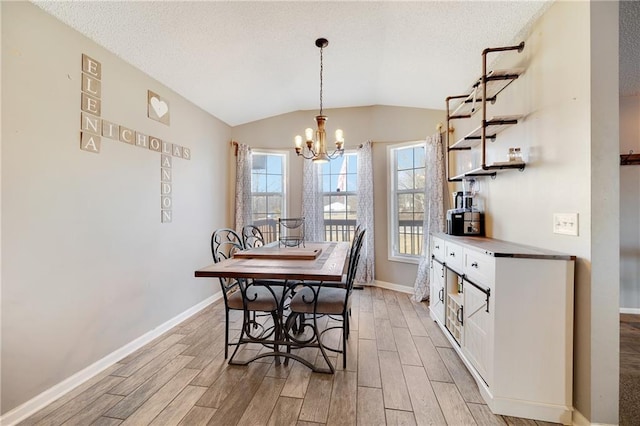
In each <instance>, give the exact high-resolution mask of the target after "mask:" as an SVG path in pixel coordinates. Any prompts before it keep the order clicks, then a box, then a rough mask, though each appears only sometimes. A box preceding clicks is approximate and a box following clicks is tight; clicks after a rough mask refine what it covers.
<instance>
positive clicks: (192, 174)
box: [1, 2, 231, 413]
mask: <svg viewBox="0 0 640 426" xmlns="http://www.w3.org/2000/svg"><path fill="white" fill-rule="evenodd" d="M1 7H2V384H1V386H2V412H3V413H6V412H7V411H9V410H11V409H13V408H14V407H16V406H18V405H20V404H22V403H24V402H26V401H27V400H29V399H31V398H33V397H35V396H36V395H38V394H39V393H41V392H43V391H45V390H47V389H49V388H50V387H51V386H53V385H55V384H58V383H60V382H62V381H63V380H64V379H66V378H67V377H69V376H71V375H73V374H74V373H77V372H78V371H80V370H82V369H83V368H85V367H87V366H89V365H91V364H92V363H94V362H96V361H98V360H99V359H101V358H103V357H105V356H106V355H108V354H110V353H112V352H113V351H115V350H117V349H119V348H121V347H123V346H124V345H126V344H128V343H129V342H132V341H133V340H135V339H136V338H138V337H140V336H142V335H144V334H145V333H147V332H149V331H151V330H153V329H154V328H156V327H158V326H159V325H161V324H163V323H164V322H166V321H168V320H170V319H171V318H173V317H175V316H176V315H178V314H180V313H182V312H184V311H186V310H187V309H189V308H190V307H192V306H194V305H196V304H198V303H199V302H201V301H203V300H205V299H206V298H207V297H210V296H212V295H213V294H214V292H217V291H218V290H219V284H218V283H217V282H214V281H213V280H204V279H195V278H194V277H193V271H194V270H195V269H197V268H198V267H201V266H203V265H206V264H208V263H210V262H211V255H210V249H209V238H210V235H211V230H212V229H214V228H215V227H218V226H222V225H224V222H225V217H224V209H223V208H222V207H221V206H222V205H223V203H224V201H225V198H224V188H226V186H227V183H226V170H227V167H228V165H227V163H226V161H224V160H225V155H226V152H227V142H228V140H229V138H230V135H231V133H230V128H229V127H228V126H227V125H225V124H224V123H222V122H221V121H219V120H217V119H215V118H213V117H212V116H210V115H209V114H207V113H205V112H204V111H202V110H200V109H198V108H196V107H195V106H194V105H192V104H191V103H189V102H187V101H186V100H185V99H183V98H182V97H180V96H178V95H177V94H176V93H174V92H172V91H171V90H169V89H168V88H166V87H164V86H163V85H161V84H160V83H158V82H157V81H155V80H152V79H151V78H149V77H148V76H147V75H145V74H143V73H142V72H140V71H139V70H137V69H135V68H133V67H132V66H130V65H128V64H126V63H124V62H123V61H122V60H120V59H118V58H117V57H115V56H114V55H113V54H111V53H109V52H107V51H106V50H105V49H103V48H101V47H99V46H97V45H96V44H95V43H93V42H92V41H90V40H88V39H87V38H85V37H83V36H81V35H79V34H78V33H76V32H75V31H73V30H72V29H70V28H69V27H67V26H65V25H63V24H61V23H60V22H59V21H57V20H55V19H54V18H52V17H51V16H49V15H47V14H45V13H44V12H42V11H41V10H40V9H38V8H37V7H35V6H34V5H32V4H31V3H28V2H2V5H1ZM83 53H85V54H87V55H89V56H91V57H93V58H94V59H96V60H98V61H100V62H101V63H102V73H103V77H102V116H103V117H104V118H105V119H108V120H110V121H113V122H116V123H118V124H122V125H126V126H128V127H131V128H133V129H135V130H138V131H140V132H143V133H146V134H152V135H155V136H158V137H160V138H165V139H167V140H169V141H172V142H175V143H177V144H180V145H183V146H186V147H189V148H191V152H192V160H191V161H186V160H181V159H174V161H173V223H171V224H161V223H160V155H159V153H157V152H152V151H149V150H144V149H142V148H137V147H135V146H131V145H127V144H125V143H121V142H116V141H113V140H108V139H103V141H102V151H101V153H100V154H93V153H89V152H85V151H81V150H80V149H79V126H80V87H81V86H80V75H81V72H80V64H81V55H82V54H83ZM148 89H149V90H153V91H155V92H156V93H158V94H160V95H161V96H164V97H165V98H166V99H167V100H168V101H169V102H170V105H171V125H170V126H168V127H167V126H165V125H163V124H160V123H158V122H156V121H152V120H150V119H148V118H147V117H146V99H147V90H148Z"/></svg>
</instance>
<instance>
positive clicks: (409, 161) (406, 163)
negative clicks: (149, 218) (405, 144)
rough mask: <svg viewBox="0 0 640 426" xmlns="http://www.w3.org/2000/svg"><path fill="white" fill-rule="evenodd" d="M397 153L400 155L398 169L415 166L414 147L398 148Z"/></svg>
mask: <svg viewBox="0 0 640 426" xmlns="http://www.w3.org/2000/svg"><path fill="white" fill-rule="evenodd" d="M396 153H397V156H398V170H405V169H411V168H413V149H411V148H403V149H398V150H397V151H396Z"/></svg>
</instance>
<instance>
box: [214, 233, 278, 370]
mask: <svg viewBox="0 0 640 426" xmlns="http://www.w3.org/2000/svg"><path fill="white" fill-rule="evenodd" d="M243 249H244V245H243V243H242V239H241V238H240V236H239V235H238V234H237V233H236V232H235V231H234V230H233V229H228V228H222V229H218V230H216V231H215V232H214V233H213V234H212V235H211V254H212V255H213V261H214V262H215V263H218V262H222V261H223V260H225V259H230V258H231V257H233V255H234V253H236V252H238V251H241V250H243ZM219 279H220V286H221V287H222V296H223V299H224V306H225V333H224V358H225V359H227V357H228V355H229V353H228V351H229V346H234V345H235V346H237V345H238V343H229V311H230V310H232V309H233V310H239V311H243V312H244V315H243V322H242V331H241V334H240V338H239V339H238V340H239V341H240V340H241V339H242V338H243V336H244V335H248V336H252V331H251V329H250V327H251V326H252V325H253V326H254V327H256V326H258V325H259V324H257V323H256V321H255V315H254V316H253V318H251V317H250V315H249V314H250V313H252V314H255V312H268V313H270V314H271V316H272V317H273V318H274V321H276V320H277V314H278V307H279V305H280V299H281V297H280V296H279V294H278V293H277V292H274V291H272V290H271V289H270V288H269V287H268V286H261V285H255V284H254V283H253V282H251V281H250V280H246V279H235V278H222V277H221V278H219ZM253 335H255V334H253ZM237 350H238V348H237V347H236V350H235V351H234V355H235V353H236V351H237ZM231 358H232V359H233V355H232V357H231Z"/></svg>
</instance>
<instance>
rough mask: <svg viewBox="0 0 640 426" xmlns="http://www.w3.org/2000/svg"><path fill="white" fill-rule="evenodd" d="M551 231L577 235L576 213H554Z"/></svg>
mask: <svg viewBox="0 0 640 426" xmlns="http://www.w3.org/2000/svg"><path fill="white" fill-rule="evenodd" d="M553 233H554V234H562V235H575V236H577V235H578V213H554V214H553Z"/></svg>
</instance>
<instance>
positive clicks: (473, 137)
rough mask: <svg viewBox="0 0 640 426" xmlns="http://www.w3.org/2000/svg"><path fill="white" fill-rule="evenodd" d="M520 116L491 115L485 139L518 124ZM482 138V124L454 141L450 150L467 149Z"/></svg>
mask: <svg viewBox="0 0 640 426" xmlns="http://www.w3.org/2000/svg"><path fill="white" fill-rule="evenodd" d="M521 118H522V115H503V116H500V117H491V118H490V119H489V120H487V124H486V127H487V130H486V137H487V139H495V138H496V135H497V134H498V133H500V132H501V131H503V130H504V129H506V128H508V127H511V126H513V125H514V124H518V120H520V119H521ZM481 140H482V125H480V126H478V127H476V128H475V129H473V130H472V131H471V132H470V133H469V134H467V135H465V136H464V137H463V138H461V139H459V140H458V141H457V142H456V143H454V144H453V145H451V146H450V147H449V149H450V150H456V149H469V148H472V147H474V146H476V145H477V144H478V143H480V142H481Z"/></svg>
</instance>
